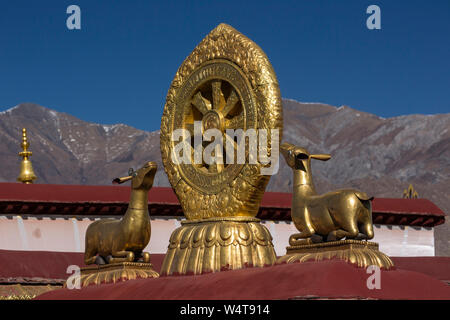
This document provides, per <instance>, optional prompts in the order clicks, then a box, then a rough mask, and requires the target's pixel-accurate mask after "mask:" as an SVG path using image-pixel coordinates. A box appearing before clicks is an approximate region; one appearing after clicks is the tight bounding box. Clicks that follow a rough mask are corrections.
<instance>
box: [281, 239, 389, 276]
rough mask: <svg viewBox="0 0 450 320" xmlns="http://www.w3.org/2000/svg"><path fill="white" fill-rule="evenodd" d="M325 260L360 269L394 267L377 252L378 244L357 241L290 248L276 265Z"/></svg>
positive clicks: (384, 256) (382, 254) (383, 255)
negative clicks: (347, 264) (340, 262)
mask: <svg viewBox="0 0 450 320" xmlns="http://www.w3.org/2000/svg"><path fill="white" fill-rule="evenodd" d="M326 259H339V260H344V261H347V262H349V263H352V264H355V265H357V266H358V267H361V268H367V267H368V266H371V265H376V266H379V267H380V268H384V269H390V268H392V267H393V266H394V263H393V262H392V260H391V259H390V258H389V257H388V256H387V255H385V254H384V253H382V252H380V251H378V243H375V242H369V241H359V240H341V241H332V242H323V243H315V244H309V245H308V244H307V245H298V246H290V247H287V248H286V255H284V256H282V257H280V258H279V259H278V260H277V264H282V263H295V262H306V261H321V260H326Z"/></svg>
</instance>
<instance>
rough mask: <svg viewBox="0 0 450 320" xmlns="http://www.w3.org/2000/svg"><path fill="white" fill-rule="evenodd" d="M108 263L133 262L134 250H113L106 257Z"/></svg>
mask: <svg viewBox="0 0 450 320" xmlns="http://www.w3.org/2000/svg"><path fill="white" fill-rule="evenodd" d="M107 260H108V263H117V262H133V261H134V252H133V251H125V250H124V251H117V252H113V253H112V254H111V255H110V256H108V257H107Z"/></svg>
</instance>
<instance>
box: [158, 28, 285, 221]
mask: <svg viewBox="0 0 450 320" xmlns="http://www.w3.org/2000/svg"><path fill="white" fill-rule="evenodd" d="M194 121H201V123H202V127H203V129H205V130H206V129H211V128H214V129H218V130H220V131H221V132H222V133H223V134H224V141H225V139H228V138H227V137H226V134H225V133H226V132H225V130H226V129H243V130H246V129H250V128H253V129H268V130H269V131H270V129H279V131H280V139H281V134H282V132H281V131H282V124H283V119H282V107H281V96H280V91H279V87H278V82H277V79H276V76H275V72H274V71H273V68H272V66H271V64H270V62H269V60H268V59H267V57H266V55H265V54H264V52H263V51H262V50H261V49H260V48H259V47H258V46H257V45H256V44H255V43H254V42H253V41H251V40H250V39H248V38H247V37H245V36H244V35H242V34H241V33H239V32H238V31H237V30H235V29H234V28H232V27H231V26H229V25H226V24H220V25H219V26H217V27H216V28H215V29H214V30H212V31H211V32H210V33H209V34H208V35H207V36H206V37H205V38H204V39H203V40H202V41H201V42H200V44H199V45H198V46H197V47H196V48H195V49H194V51H193V52H192V53H191V54H190V55H189V56H188V57H187V58H186V59H185V60H184V62H183V63H182V65H181V66H180V68H179V69H178V71H177V73H176V75H175V78H174V79H173V81H172V84H171V86H170V88H169V91H168V94H167V98H166V105H165V107H164V112H163V116H162V119H161V135H160V136H161V143H160V145H161V156H162V160H163V164H164V169H165V171H166V173H167V176H168V178H169V181H170V183H171V185H172V187H173V188H174V190H175V193H176V195H177V197H178V199H179V200H180V203H181V206H182V208H183V211H184V214H185V215H186V217H187V218H188V219H206V218H212V217H221V216H222V217H229V216H250V217H252V216H253V217H254V216H256V214H257V212H258V208H259V203H260V201H261V197H262V195H263V193H264V190H265V188H266V185H267V183H268V181H269V178H270V176H266V175H261V174H260V169H261V167H262V164H261V163H259V162H258V163H257V164H249V163H245V164H223V165H222V164H212V165H206V164H205V163H202V164H197V165H196V164H175V163H173V161H172V159H171V152H172V150H173V148H174V144H175V143H177V142H173V141H171V137H172V132H173V131H174V130H175V129H180V128H184V129H187V130H189V131H190V132H191V134H193V133H194V132H193V123H194ZM269 138H270V134H269ZM233 141H234V140H233ZM270 151H271V144H270V139H269V141H268V152H269V154H270Z"/></svg>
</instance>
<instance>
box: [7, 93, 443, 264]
mask: <svg viewBox="0 0 450 320" xmlns="http://www.w3.org/2000/svg"><path fill="white" fill-rule="evenodd" d="M283 113H284V114H283V118H284V130H283V141H286V142H290V143H293V144H296V145H299V146H302V147H306V148H307V149H308V151H310V152H311V153H330V154H331V155H332V158H331V160H329V161H327V162H322V161H314V162H313V163H312V170H313V177H314V182H315V184H316V188H317V190H318V192H326V191H329V190H331V189H337V188H343V187H352V188H357V189H360V190H363V191H366V192H367V193H370V194H371V195H373V196H375V197H387V198H399V197H402V195H403V191H404V190H405V189H406V188H407V187H408V185H409V184H413V186H414V188H415V189H416V190H417V192H418V194H419V197H422V198H427V199H429V200H431V201H432V202H434V203H435V204H436V205H438V206H439V207H440V208H441V209H442V210H443V211H444V212H446V214H448V213H449V212H450V193H449V186H450V130H449V129H450V114H436V115H418V114H413V115H406V116H399V117H393V118H381V117H378V116H376V115H374V114H370V113H366V112H362V111H358V110H355V109H353V108H350V107H348V106H340V107H334V106H331V105H327V104H322V103H301V102H298V101H295V100H290V99H283ZM23 127H26V128H27V132H28V139H29V141H30V150H31V151H32V152H33V156H32V158H31V159H32V163H33V168H34V171H35V173H36V175H37V176H38V180H37V181H36V183H55V184H90V185H99V184H100V185H102V184H111V180H112V179H113V178H115V177H119V176H123V175H125V174H126V173H127V171H128V168H131V167H133V168H135V169H137V168H139V167H140V166H141V165H142V164H144V163H145V162H146V161H150V160H151V161H156V162H157V163H158V165H159V168H160V170H158V173H157V175H156V178H155V183H154V185H155V186H169V182H168V180H167V177H166V175H165V173H164V170H163V169H162V162H161V155H160V150H159V131H153V132H147V131H142V130H138V129H135V128H133V127H130V126H128V125H125V124H114V125H102V124H96V123H91V122H86V121H83V120H80V119H78V118H76V117H73V116H71V115H69V114H66V113H62V112H57V111H55V110H51V109H48V108H45V107H43V106H39V105H37V104H33V103H22V104H19V105H17V106H15V107H13V108H10V109H8V110H6V111H3V112H0V159H1V160H2V164H1V166H0V181H9V182H12V181H16V178H17V176H18V173H19V165H20V158H19V157H18V155H17V153H18V152H19V151H20V143H21V130H22V128H23ZM267 191H278V192H291V191H292V172H291V169H290V168H288V167H287V166H286V164H285V163H284V160H281V161H280V170H279V172H278V174H276V175H274V176H273V177H272V178H271V180H270V182H269V185H268V187H267ZM435 231H436V233H435V238H436V243H435V244H436V254H437V255H450V223H449V221H448V219H447V221H446V223H445V225H441V226H438V227H436V229H435Z"/></svg>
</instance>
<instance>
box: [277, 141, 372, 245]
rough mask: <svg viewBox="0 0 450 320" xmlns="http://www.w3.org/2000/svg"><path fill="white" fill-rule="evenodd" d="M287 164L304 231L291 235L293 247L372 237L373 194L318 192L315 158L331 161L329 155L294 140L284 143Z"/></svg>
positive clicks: (296, 215) (296, 222) (297, 220)
mask: <svg viewBox="0 0 450 320" xmlns="http://www.w3.org/2000/svg"><path fill="white" fill-rule="evenodd" d="M280 149H281V153H282V154H283V156H284V158H285V160H286V162H287V164H288V165H289V167H291V168H292V170H293V171H294V183H293V184H294V186H293V187H294V190H293V199H292V209H291V216H292V221H293V222H294V225H295V227H296V228H297V229H298V230H299V231H300V233H297V234H293V235H291V236H290V238H289V244H290V245H291V246H295V245H303V244H312V243H318V242H323V241H336V240H340V239H343V238H344V237H345V238H346V239H356V240H363V239H372V238H373V236H374V234H373V224H372V204H371V200H373V197H368V196H367V194H366V193H364V192H360V191H358V190H354V189H343V190H336V191H332V192H328V193H326V194H323V195H318V194H317V192H316V190H315V188H314V183H313V181H312V176H311V159H317V160H322V161H327V160H329V159H330V158H331V155H329V154H309V152H308V151H307V150H306V149H304V148H301V147H297V146H295V145H292V144H290V143H283V144H282V145H281V148H280Z"/></svg>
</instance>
